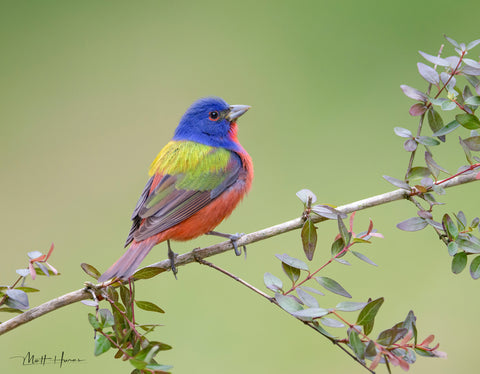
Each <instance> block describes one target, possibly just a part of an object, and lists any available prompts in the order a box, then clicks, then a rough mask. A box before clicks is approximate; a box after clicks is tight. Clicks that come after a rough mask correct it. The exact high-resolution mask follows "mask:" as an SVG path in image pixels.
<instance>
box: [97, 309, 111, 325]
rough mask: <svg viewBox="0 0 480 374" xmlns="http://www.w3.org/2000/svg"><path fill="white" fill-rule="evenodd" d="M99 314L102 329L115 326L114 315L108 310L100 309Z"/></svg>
mask: <svg viewBox="0 0 480 374" xmlns="http://www.w3.org/2000/svg"><path fill="white" fill-rule="evenodd" d="M98 314H99V315H100V325H101V326H102V328H104V327H111V326H113V325H114V324H115V322H114V319H113V314H112V312H110V311H109V310H108V309H100V310H99V311H98Z"/></svg>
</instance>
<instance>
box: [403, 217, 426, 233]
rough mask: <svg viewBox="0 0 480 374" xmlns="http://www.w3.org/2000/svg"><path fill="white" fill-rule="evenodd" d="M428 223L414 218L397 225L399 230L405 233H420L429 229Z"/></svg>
mask: <svg viewBox="0 0 480 374" xmlns="http://www.w3.org/2000/svg"><path fill="white" fill-rule="evenodd" d="M427 225H428V223H427V221H425V220H424V219H423V218H420V217H412V218H409V219H406V220H405V221H402V222H400V223H398V224H397V228H399V229H400V230H403V231H419V230H422V229H424V228H425V227H427Z"/></svg>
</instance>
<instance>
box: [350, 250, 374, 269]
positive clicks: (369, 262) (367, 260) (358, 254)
mask: <svg viewBox="0 0 480 374" xmlns="http://www.w3.org/2000/svg"><path fill="white" fill-rule="evenodd" d="M350 252H351V253H352V254H353V255H354V256H355V257H358V258H359V259H360V260H362V261H365V262H366V263H367V264H370V265H373V266H378V265H377V264H376V263H375V262H373V261H372V260H370V259H369V258H368V257H367V256H365V255H363V254H361V253H360V252H357V251H350Z"/></svg>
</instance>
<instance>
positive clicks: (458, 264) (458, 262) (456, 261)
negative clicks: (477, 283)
mask: <svg viewBox="0 0 480 374" xmlns="http://www.w3.org/2000/svg"><path fill="white" fill-rule="evenodd" d="M465 266H467V254H466V253H465V252H459V253H457V254H456V255H455V256H453V260H452V272H453V274H460V273H461V272H462V271H463V269H465Z"/></svg>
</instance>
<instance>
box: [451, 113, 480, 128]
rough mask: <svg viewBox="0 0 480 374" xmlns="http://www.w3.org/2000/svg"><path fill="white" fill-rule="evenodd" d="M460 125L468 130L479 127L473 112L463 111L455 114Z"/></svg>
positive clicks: (479, 122)
mask: <svg viewBox="0 0 480 374" xmlns="http://www.w3.org/2000/svg"><path fill="white" fill-rule="evenodd" d="M455 119H456V120H457V122H458V123H460V125H462V126H463V127H465V128H466V129H469V130H474V129H480V120H479V119H478V118H477V117H476V116H474V115H473V114H468V113H463V114H457V115H456V116H455Z"/></svg>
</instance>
